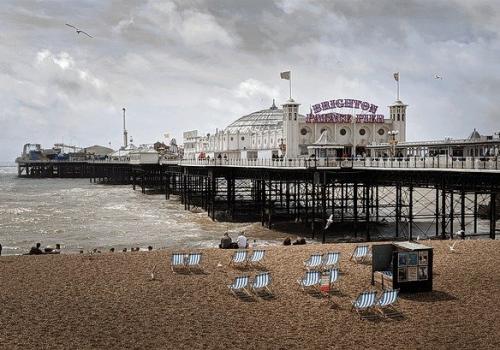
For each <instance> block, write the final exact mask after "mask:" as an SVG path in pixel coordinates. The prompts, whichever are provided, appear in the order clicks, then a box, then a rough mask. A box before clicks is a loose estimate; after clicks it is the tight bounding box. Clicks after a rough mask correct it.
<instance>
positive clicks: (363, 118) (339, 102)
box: [306, 98, 384, 123]
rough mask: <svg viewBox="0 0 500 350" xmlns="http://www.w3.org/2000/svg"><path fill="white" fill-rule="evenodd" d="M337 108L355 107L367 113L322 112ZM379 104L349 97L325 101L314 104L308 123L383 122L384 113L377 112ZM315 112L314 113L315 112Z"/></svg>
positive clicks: (307, 119) (307, 118) (308, 116)
mask: <svg viewBox="0 0 500 350" xmlns="http://www.w3.org/2000/svg"><path fill="white" fill-rule="evenodd" d="M337 108H339V109H340V108H355V109H361V110H362V111H364V112H366V113H365V114H356V115H352V114H343V113H337V112H330V113H322V114H319V113H320V112H323V111H329V110H332V109H337ZM377 109H378V106H377V105H374V104H373V103H369V102H366V101H360V100H354V99H349V98H339V99H336V100H330V101H324V102H321V103H318V104H315V105H313V106H312V110H311V113H309V114H308V115H307V117H306V123H353V122H355V123H383V122H384V115H383V114H375V113H377ZM313 112H314V113H313Z"/></svg>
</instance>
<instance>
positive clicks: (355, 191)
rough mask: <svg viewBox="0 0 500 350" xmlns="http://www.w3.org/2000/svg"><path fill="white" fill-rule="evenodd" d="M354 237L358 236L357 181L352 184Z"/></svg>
mask: <svg viewBox="0 0 500 350" xmlns="http://www.w3.org/2000/svg"><path fill="white" fill-rule="evenodd" d="M352 201H353V210H354V237H358V183H357V182H355V183H354V185H353V199H352Z"/></svg>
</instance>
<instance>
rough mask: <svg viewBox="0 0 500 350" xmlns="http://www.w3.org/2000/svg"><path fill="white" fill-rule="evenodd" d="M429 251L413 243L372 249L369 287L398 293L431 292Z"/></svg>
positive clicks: (392, 244) (425, 247)
mask: <svg viewBox="0 0 500 350" xmlns="http://www.w3.org/2000/svg"><path fill="white" fill-rule="evenodd" d="M432 259H433V250H432V247H428V246H426V245H423V244H420V243H415V242H396V243H391V244H377V245H373V246H372V285H375V284H379V285H381V286H382V288H383V289H399V290H400V292H401V293H416V292H428V291H432Z"/></svg>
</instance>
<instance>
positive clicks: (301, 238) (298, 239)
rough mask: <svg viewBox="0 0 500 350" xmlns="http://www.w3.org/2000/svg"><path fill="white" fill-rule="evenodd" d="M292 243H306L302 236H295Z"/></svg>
mask: <svg viewBox="0 0 500 350" xmlns="http://www.w3.org/2000/svg"><path fill="white" fill-rule="evenodd" d="M292 244H293V245H302V244H306V239H305V238H304V237H300V236H297V240H296V241H295V242H293V243H292Z"/></svg>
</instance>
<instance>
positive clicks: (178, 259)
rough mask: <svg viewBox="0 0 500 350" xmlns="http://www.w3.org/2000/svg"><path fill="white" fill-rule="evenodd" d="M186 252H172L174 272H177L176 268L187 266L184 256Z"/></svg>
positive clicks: (171, 259) (171, 262)
mask: <svg viewBox="0 0 500 350" xmlns="http://www.w3.org/2000/svg"><path fill="white" fill-rule="evenodd" d="M185 256H186V255H185V254H184V253H172V257H171V258H170V268H171V269H172V272H173V273H175V272H176V271H175V270H176V269H184V268H185V267H186V264H185V261H184V258H185Z"/></svg>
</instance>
